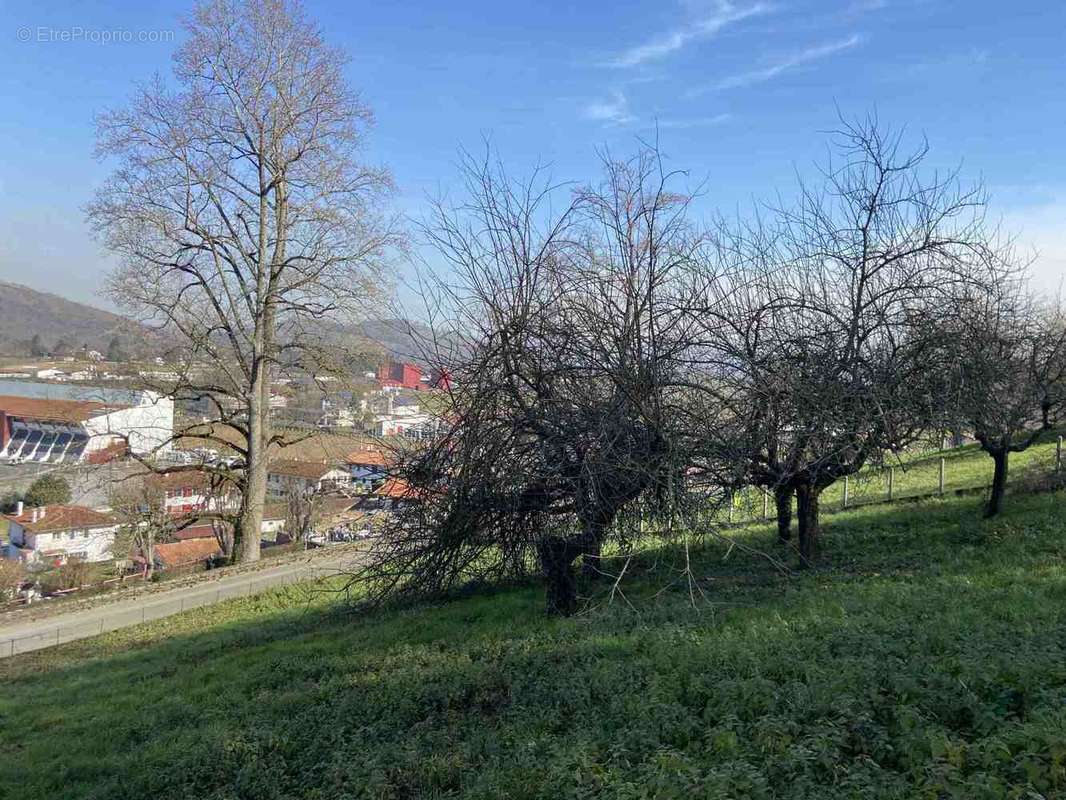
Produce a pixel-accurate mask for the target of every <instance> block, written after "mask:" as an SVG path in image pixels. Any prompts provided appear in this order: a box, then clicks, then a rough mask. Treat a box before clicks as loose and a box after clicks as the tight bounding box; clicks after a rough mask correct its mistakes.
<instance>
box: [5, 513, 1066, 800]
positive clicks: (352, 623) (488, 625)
mask: <svg viewBox="0 0 1066 800" xmlns="http://www.w3.org/2000/svg"><path fill="white" fill-rule="evenodd" d="M1058 499H1059V500H1061V497H1060V498H1058ZM967 509H968V507H967V506H965V505H963V506H952V505H950V504H945V505H944V506H943V507H937V508H929V507H923V508H915V509H914V510H913V514H912V515H911V516H910V517H909V518H907V515H906V514H903V515H899V516H897V517H896V518H895V519H894V520H893V521H888V520H886V519H884V518H882V516H881V515H880V514H870V513H867V512H863V513H858V512H857V513H856V514H855V516H854V517H851V518H847V519H845V518H843V517H841V518H837V519H835V520H834V522H833V525H832V528H831V529H828V530H827V539H826V546H827V556H829V566H827V567H825V568H823V569H820V570H818V571H816V572H814V573H811V574H806V575H803V576H801V577H799V578H797V579H791V580H788V581H783V582H779V581H778V579H776V578H775V579H773V580H769V581H767V582H765V583H763V584H760V583H758V582H757V581H753V582H749V583H745V582H737V583H735V584H734V585H733V587H732V588H731V589H730V590H729V592H730V595H729V596H730V597H732V598H733V599H734V600H735V601H736V602H735V603H733V604H726V605H723V606H719V607H716V608H715V610H714V613H711V614H707V613H702V612H701V613H693V609H692V607H691V605H690V603H689V598H688V597H687V596H686V594H685V593H684V592H680V591H677V592H666V593H659V594H657V595H656V592H657V591H658V590H657V589H655V585H656V583H655V580H654V578H655V577H656V576H655V574H652V575H650V576H645V577H646V581H645V582H646V583H647V584H648V585H647V587H646V588H645V589H644V590H643V591H644V592H645V594H644V595H643V596H642V597H641V598H640V599H641V601H642V602H639V603H637V604H636V607H637V608H636V610H635V611H634V610H631V609H629V608H628V607H627V606H625V605H622V604H616V605H614V606H612V607H610V608H607V607H602V606H601V607H600V608H598V609H595V610H593V611H592V612H590V613H589V614H587V615H585V616H583V617H579V618H576V619H571V620H552V619H546V618H544V617H543V616H542V614H541V608H542V604H541V599H540V594H539V591H537V590H536V589H534V588H525V589H513V590H509V591H506V592H498V593H490V594H485V595H482V596H475V597H470V598H467V599H465V600H462V601H457V602H452V603H443V604H437V605H432V606H428V605H427V606H422V607H410V608H406V609H393V610H384V611H381V612H377V613H373V614H369V615H363V616H360V617H353V616H351V615H350V614H344V613H340V612H338V611H337V610H336V609H333V608H328V607H322V606H307V605H305V606H303V607H300V608H295V609H294V608H285V607H284V603H283V602H282V601H280V600H278V599H276V598H275V599H271V598H270V597H269V596H267V597H264V598H261V599H254V598H253V599H250V600H242V601H237V602H235V603H233V604H232V605H230V606H229V613H228V617H230V618H232V621H229V622H226V621H224V620H225V619H227V611H226V609H225V608H223V607H212V608H210V609H200V610H197V611H194V612H189V613H188V614H187V615H185V617H183V618H182V619H181V620H176V621H175V622H174V623H173V627H168V625H167V623H166V621H162V622H160V623H155V624H153V625H151V626H148V627H146V628H145V629H144V630H143V631H142V632H139V633H138V632H132V633H127V634H112V635H110V636H105V637H103V638H102V639H100V640H98V641H90V642H87V643H76V644H72V645H67V646H64V647H63V648H60V651H59V652H57V653H53V654H52V655H51V656H49V653H48V651H45V652H44V653H41V654H35V655H29V656H20V657H17V658H16V659H13V660H12V662H11V666H10V668H7V667H5V678H6V684H5V689H4V693H3V700H2V701H0V730H2V734H0V739H2V740H3V745H2V746H3V750H4V752H5V753H6V754H7V756H8V757H6V758H5V759H4V760H3V766H0V776H2V777H0V795H2V794H4V792H3V791H2V790H3V789H6V790H8V791H10V792H11V794H12V795H13V796H14V795H15V794H16V790H17V796H20V797H24V798H32V797H71V798H73V797H101V798H102V797H107V798H118V797H153V798H159V797H167V798H171V797H197V798H212V797H219V798H222V797H241V798H244V797H247V798H253V797H254V798H271V797H277V798H281V797H349V796H351V797H363V796H365V797H439V796H445V795H447V794H449V793H451V794H452V795H455V794H461V795H463V796H471V797H504V796H506V797H562V796H573V795H578V794H586V795H590V796H591V795H595V794H606V795H608V796H622V795H625V794H627V793H629V794H633V793H634V792H635V793H636V794H639V791H638V790H641V789H642V790H647V791H649V792H650V791H651V789H652V788H655V787H658V788H657V790H656V791H657V792H658V793H659V794H661V795H663V796H670V795H671V794H675V795H677V796H691V795H693V794H708V793H709V794H712V795H713V794H715V793H717V794H718V795H720V796H750V797H759V796H775V797H837V796H864V797H905V796H914V795H915V794H918V793H922V792H926V793H928V792H932V793H933V794H934V795H935V794H936V792H938V791H941V790H943V791H945V792H946V791H948V790H949V789H951V790H955V791H958V790H959V787H970V789H972V791H971V792H970V793H969V794H966V795H965V796H973V797H981V796H988V797H992V796H997V795H996V794H995V793H994V790H995V789H996V787H997V786H998V787H1002V786H1006V785H1010V786H1013V787H1022V786H1025V787H1031V788H1032V790H1033V791H1041V792H1043V793H1044V794H1045V796H1048V793H1049V792H1051V793H1054V792H1056V791H1061V790H1063V789H1064V788H1066V787H1064V785H1063V783H1062V780H1063V778H1062V769H1061V762H1062V759H1061V753H1062V752H1066V750H1063V749H1062V748H1064V747H1066V734H1063V731H1066V717H1064V712H1063V710H1062V709H1063V700H1064V699H1066V670H1064V669H1063V668H1062V666H1061V665H1062V664H1063V663H1066V652H1064V651H1066V640H1063V638H1062V635H1061V632H1062V630H1063V624H1064V622H1066V611H1064V609H1066V603H1064V602H1063V600H1064V599H1066V577H1064V573H1063V570H1062V569H1061V560H1060V563H1059V564H1058V565H1057V567H1055V568H1053V569H1052V568H1051V567H1049V571H1046V572H1045V573H1043V574H1040V573H1037V572H1034V571H1033V570H1032V569H1030V567H1031V566H1032V564H1033V562H1034V561H1040V560H1041V559H1042V558H1043V560H1045V561H1047V560H1048V559H1047V558H1044V557H1043V556H1041V553H1044V555H1045V556H1046V553H1047V552H1052V548H1053V546H1054V543H1055V536H1054V534H1053V531H1051V530H1050V527H1049V525H1048V524H1047V522H1048V520H1049V519H1052V518H1051V517H1047V515H1048V514H1049V513H1051V509H1050V508H1049V507H1048V506H1047V504H1045V503H1041V502H1040V501H1038V500H1032V501H1026V503H1025V504H1019V505H1018V507H1017V510H1016V512H1015V513H1013V514H1011V515H1009V516H1008V517H1005V518H1004V520H1003V521H1002V522H1001V524H999V525H998V526H994V527H992V528H989V529H987V530H985V529H982V530H984V532H983V533H980V534H979V539H978V540H977V541H978V544H976V545H965V546H966V547H970V546H972V547H974V550H973V552H969V553H964V554H962V555H959V554H958V552H957V551H958V550H959V549H960V546H959V544H958V543H957V542H956V541H954V540H953V539H952V537H956V536H963V537H969V536H971V535H978V534H973V532H972V531H970V530H969V527H968V526H969V525H970V521H969V520H965V517H966V516H967V514H966V512H967ZM952 515H954V520H955V524H954V525H953V524H952V523H951V517H952ZM960 520H964V521H960ZM919 522H920V523H922V525H920V526H917V525H916V523H919ZM974 524H984V523H978V522H977V521H976V520H975V522H974ZM915 527H918V528H919V530H917V531H915V530H912V529H913V528H915ZM762 535H764V534H762V533H760V532H753V533H752V536H762ZM767 538H769V537H767ZM953 551H954V552H955V553H956V557H955V559H954V561H952V562H951V563H950V564H949V565H948V566H947V567H946V568H945V566H944V565H943V564H938V563H934V560H933V559H934V556H937V555H938V554H939V555H941V556H942V555H944V554H945V553H950V552H953ZM1045 551H1046V552H1045ZM861 552H865V553H867V555H868V559H869V560H868V561H867V562H865V566H863V564H862V563H860V559H859V558H858V554H860V553H861ZM1058 552H1059V556H1061V550H1060V551H1058ZM830 553H832V554H833V555H831V556H830V555H829V554H830ZM704 555H705V556H706V558H705V559H704V560H699V561H698V562H697V563H698V564H699V565H705V568H706V570H707V572H706V574H705V576H704V577H709V578H711V582H710V584H709V585H710V586H715V585H716V584H715V581H717V585H719V586H722V585H723V579H724V578H725V577H727V576H728V575H730V574H733V575H736V574H737V572H738V569H737V567H738V564H737V563H736V562H733V563H732V564H730V562H728V561H727V562H725V563H723V562H722V561H721V558H720V552H714V553H712V552H710V551H708V552H707V553H705V554H704ZM834 563H835V564H836V566H834ZM743 566H744V567H745V568H746V569H747V570H749V571H750V572H753V573H754V574H755V575H756V576H758V575H759V574H761V571H762V570H763V567H752V566H751V565H750V564H744V565H743ZM997 567H998V568H997ZM889 568H890V569H889ZM730 570H733V572H732V573H730ZM857 576H858V577H861V578H862V579H861V580H857V579H855V578H856V577H857ZM640 582H641V581H638V583H640ZM638 594H639V592H638ZM272 603H273V604H274V607H272V606H271V604H272ZM50 658H51V660H49V659H50ZM1057 752H1058V753H1060V756H1056V755H1055V753H1057ZM959 753H962V754H963V755H959ZM1004 753H1006V755H1004ZM953 754H954V755H953ZM1056 759H1058V760H1056ZM1056 764H1058V765H1059V766H1057V767H1056ZM1056 770H1058V771H1057V772H1056ZM989 787H991V788H989ZM982 792H983V793H982ZM651 793H653V794H654V793H656V792H651ZM999 796H1002V795H999Z"/></svg>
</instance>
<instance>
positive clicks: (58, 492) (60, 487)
mask: <svg viewBox="0 0 1066 800" xmlns="http://www.w3.org/2000/svg"><path fill="white" fill-rule="evenodd" d="M24 499H25V502H26V505H30V506H50V505H55V504H57V503H60V504H61V503H69V502H70V484H69V483H67V482H66V481H65V480H64V479H63V478H60V477H59V476H58V475H42V476H41V477H40V478H38V479H37V480H35V481H34V482H33V483H32V484H31V485H30V488H29V489H27V490H26V496H25V498H24Z"/></svg>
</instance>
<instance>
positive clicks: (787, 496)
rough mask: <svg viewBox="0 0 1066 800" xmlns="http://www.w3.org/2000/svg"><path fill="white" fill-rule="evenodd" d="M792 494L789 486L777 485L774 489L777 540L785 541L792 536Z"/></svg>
mask: <svg viewBox="0 0 1066 800" xmlns="http://www.w3.org/2000/svg"><path fill="white" fill-rule="evenodd" d="M792 495H793V490H792V487H791V486H778V487H776V488H775V489H774V504H775V505H776V506H777V541H779V542H787V541H788V540H789V539H791V538H792Z"/></svg>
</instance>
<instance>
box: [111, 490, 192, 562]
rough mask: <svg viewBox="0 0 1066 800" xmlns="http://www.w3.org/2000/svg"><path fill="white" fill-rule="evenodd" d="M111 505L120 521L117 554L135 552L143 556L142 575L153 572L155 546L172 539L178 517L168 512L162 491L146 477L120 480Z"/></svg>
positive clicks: (112, 494) (177, 523)
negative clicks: (144, 478)
mask: <svg viewBox="0 0 1066 800" xmlns="http://www.w3.org/2000/svg"><path fill="white" fill-rule="evenodd" d="M111 509H112V513H113V514H114V516H115V518H116V519H117V520H118V522H119V528H118V531H117V536H116V544H115V549H116V551H117V552H115V556H116V557H120V556H122V555H124V554H125V553H129V552H136V553H139V554H140V556H141V558H143V559H144V577H145V578H146V579H147V578H151V577H152V575H153V573H154V572H155V546H156V545H157V544H161V543H163V542H169V541H173V538H174V532H175V530H177V528H178V527H179V522H180V521H179V520H177V519H175V518H174V517H173V516H171V515H170V514H169V513H167V509H166V505H165V502H164V491H163V490H162V489H160V488H159V487H158V486H155V485H153V484H152V483H151V481H148V480H127V481H123V482H121V483H120V484H119V485H118V486H116V487H115V489H114V490H113V491H112V493H111Z"/></svg>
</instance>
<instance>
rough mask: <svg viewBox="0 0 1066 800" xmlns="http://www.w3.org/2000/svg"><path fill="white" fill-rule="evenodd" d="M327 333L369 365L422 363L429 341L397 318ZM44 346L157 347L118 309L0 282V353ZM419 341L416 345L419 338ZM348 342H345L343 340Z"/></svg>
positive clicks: (142, 350)
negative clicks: (353, 347) (356, 347)
mask: <svg viewBox="0 0 1066 800" xmlns="http://www.w3.org/2000/svg"><path fill="white" fill-rule="evenodd" d="M324 332H329V333H330V334H331V335H334V336H336V335H338V334H341V335H342V337H343V338H345V339H348V338H355V339H358V340H359V341H362V342H365V343H366V344H367V345H368V348H367V349H368V350H369V351H370V352H368V353H367V358H368V364H369V363H372V362H375V361H376V360H377V358H378V357H379V356H378V355H376V353H381V354H383V355H386V356H387V357H389V358H392V359H395V360H397V361H410V362H413V363H416V364H423V365H424V364H425V359H424V358H423V357H422V355H421V354H422V353H423V352H424V351H423V346H424V345H425V343H427V342H429V341H430V336H429V334H430V329H429V328H428V327H427V326H426V325H423V324H421V323H418V322H408V321H407V320H402V319H375V320H368V321H366V322H361V323H359V324H357V325H352V326H336V327H333V326H329V325H326V326H325V331H324ZM35 335H36V336H39V337H40V342H41V344H42V345H43V347H44V348H45V349H46V350H48V351H53V350H54V349H55V348H56V345H57V343H59V342H61V341H62V342H66V344H67V346H68V347H70V348H72V349H75V350H77V349H80V348H81V347H82V346H83V345H88V347H89V348H90V349H92V350H99V351H100V352H101V353H106V352H107V349H108V346H109V345H110V343H111V340H112V339H113V338H115V337H116V336H117V337H118V338H119V341H120V343H121V345H122V348H123V349H124V350H125V351H126V352H127V353H129V354H130V355H132V356H142V355H149V354H155V353H156V352H161V351H162V349H163V348H162V346H154V345H155V344H157V343H159V342H160V336H159V334H158V333H157V332H155V331H152V330H149V329H148V328H145V327H144V326H142V325H140V324H138V323H136V322H134V321H133V320H130V319H127V318H126V317H123V316H121V315H119V314H114V313H112V312H110V311H104V310H103V309H100V308H94V307H93V306H90V305H86V304H85V303H77V302H74V301H73V300H67V299H66V298H63V297H60V296H59V295H55V294H50V293H48V292H39V291H36V290H35V289H31V288H29V287H28V286H23V285H22V284H18V283H8V282H5V281H0V354H6V355H27V354H28V353H27V348H28V346H29V343H30V341H31V340H32V339H33V337H34V336H35ZM420 340H421V342H422V344H420V343H419V342H420ZM346 344H347V342H346Z"/></svg>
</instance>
